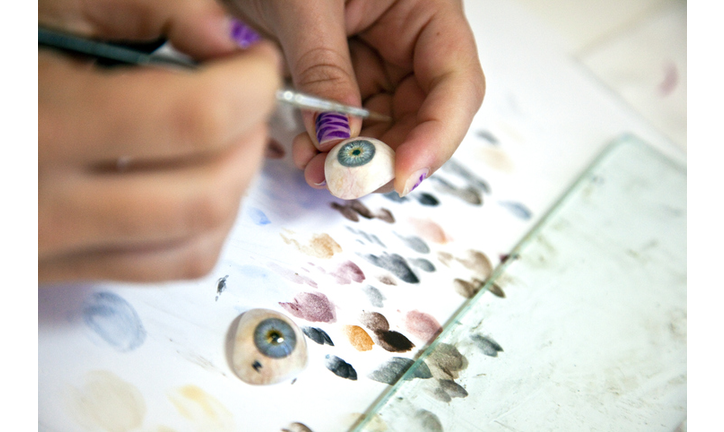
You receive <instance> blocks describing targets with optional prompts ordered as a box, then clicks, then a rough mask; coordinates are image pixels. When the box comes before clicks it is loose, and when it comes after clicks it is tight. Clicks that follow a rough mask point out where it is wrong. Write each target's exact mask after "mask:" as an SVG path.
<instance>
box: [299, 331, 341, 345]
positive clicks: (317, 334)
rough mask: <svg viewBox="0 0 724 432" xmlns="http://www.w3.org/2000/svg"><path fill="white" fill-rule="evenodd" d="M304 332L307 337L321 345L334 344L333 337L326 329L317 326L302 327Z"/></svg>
mask: <svg viewBox="0 0 724 432" xmlns="http://www.w3.org/2000/svg"><path fill="white" fill-rule="evenodd" d="M302 332H303V333H304V334H305V335H307V337H308V338H309V339H311V340H313V341H314V342H316V343H318V344H319V345H325V344H326V345H330V346H334V342H332V338H331V337H329V335H328V334H327V332H326V331H324V330H322V329H321V328H317V327H302Z"/></svg>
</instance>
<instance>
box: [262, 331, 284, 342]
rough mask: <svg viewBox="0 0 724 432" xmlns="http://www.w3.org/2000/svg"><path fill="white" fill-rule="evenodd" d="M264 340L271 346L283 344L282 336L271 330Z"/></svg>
mask: <svg viewBox="0 0 724 432" xmlns="http://www.w3.org/2000/svg"><path fill="white" fill-rule="evenodd" d="M266 340H267V342H269V343H271V344H276V345H278V344H280V343H282V342H284V336H282V334H281V333H279V332H278V331H276V330H272V331H270V332H269V333H267V334H266Z"/></svg>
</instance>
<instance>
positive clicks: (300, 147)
mask: <svg viewBox="0 0 724 432" xmlns="http://www.w3.org/2000/svg"><path fill="white" fill-rule="evenodd" d="M318 153H319V152H318V151H317V148H316V147H315V146H314V143H312V140H311V138H309V135H308V134H307V133H306V132H302V133H300V134H299V135H297V136H295V137H294V139H293V140H292V160H293V161H294V166H296V167H297V168H299V169H300V170H303V169H305V168H306V167H307V164H309V161H311V160H312V158H314V156H316V155H317V154H318Z"/></svg>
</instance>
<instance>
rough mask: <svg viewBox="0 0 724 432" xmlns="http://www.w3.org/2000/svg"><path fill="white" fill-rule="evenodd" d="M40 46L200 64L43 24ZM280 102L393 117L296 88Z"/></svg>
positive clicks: (140, 61) (138, 61)
mask: <svg viewBox="0 0 724 432" xmlns="http://www.w3.org/2000/svg"><path fill="white" fill-rule="evenodd" d="M38 46H44V47H49V48H55V49H58V50H61V51H65V52H72V53H76V54H83V55H86V56H89V57H92V58H96V59H104V60H111V61H113V62H117V63H125V64H130V65H139V66H162V67H181V68H186V69H195V68H196V67H197V66H198V64H196V63H194V62H192V61H189V60H185V59H182V58H178V57H172V56H170V55H162V54H153V53H151V54H148V53H145V52H142V51H137V50H134V49H131V48H128V47H124V46H119V45H112V44H109V43H105V42H100V41H96V40H92V39H86V38H82V37H79V36H74V35H71V34H68V33H62V32H58V31H55V30H50V29H47V28H43V27H40V26H39V27H38ZM276 99H277V101H278V102H281V103H285V104H289V105H292V106H294V107H296V108H305V109H311V110H315V111H336V112H341V113H344V114H349V115H352V116H355V117H361V118H364V119H369V120H377V121H391V120H392V119H391V118H390V117H389V116H386V115H384V114H379V113H376V112H374V111H370V110H367V109H364V108H360V107H354V106H350V105H344V104H341V103H339V102H335V101H332V100H327V99H322V98H320V97H317V96H313V95H309V94H304V93H300V92H298V91H296V90H293V89H288V88H285V89H280V90H277V93H276Z"/></svg>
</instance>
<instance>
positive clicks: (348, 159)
mask: <svg viewBox="0 0 724 432" xmlns="http://www.w3.org/2000/svg"><path fill="white" fill-rule="evenodd" d="M373 157H375V146H374V144H372V143H371V142H369V141H366V140H355V141H350V142H348V143H347V144H345V145H343V146H342V148H341V149H339V154H338V155H337V160H338V161H339V163H340V164H341V165H342V166H346V167H358V166H362V165H365V164H367V163H369V161H371V160H372V158H373Z"/></svg>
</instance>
